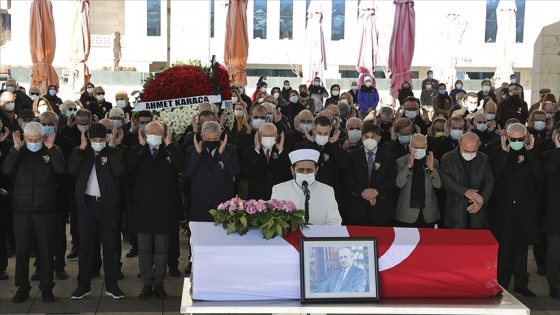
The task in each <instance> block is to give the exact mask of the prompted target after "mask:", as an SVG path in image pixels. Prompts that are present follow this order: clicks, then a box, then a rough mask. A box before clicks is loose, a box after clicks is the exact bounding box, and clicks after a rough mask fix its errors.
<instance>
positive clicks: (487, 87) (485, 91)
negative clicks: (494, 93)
mask: <svg viewBox="0 0 560 315" xmlns="http://www.w3.org/2000/svg"><path fill="white" fill-rule="evenodd" d="M482 92H484V93H488V92H490V86H488V85H483V86H482Z"/></svg>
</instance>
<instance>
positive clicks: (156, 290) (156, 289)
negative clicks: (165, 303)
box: [154, 282, 167, 300]
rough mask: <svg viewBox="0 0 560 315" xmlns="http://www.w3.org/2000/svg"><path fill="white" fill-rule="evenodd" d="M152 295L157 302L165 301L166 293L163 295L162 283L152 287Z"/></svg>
mask: <svg viewBox="0 0 560 315" xmlns="http://www.w3.org/2000/svg"><path fill="white" fill-rule="evenodd" d="M154 295H155V296H156V298H157V299H158V300H165V299H167V293H165V290H164V289H163V282H162V283H159V284H156V285H155V286H154Z"/></svg>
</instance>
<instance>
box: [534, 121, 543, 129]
mask: <svg viewBox="0 0 560 315" xmlns="http://www.w3.org/2000/svg"><path fill="white" fill-rule="evenodd" d="M545 126H546V123H545V122H544V121H535V123H534V124H533V129H535V130H536V131H541V130H544V127H545Z"/></svg>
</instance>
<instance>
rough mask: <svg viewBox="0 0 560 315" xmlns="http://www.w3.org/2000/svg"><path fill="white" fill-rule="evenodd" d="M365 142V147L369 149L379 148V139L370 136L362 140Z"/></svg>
mask: <svg viewBox="0 0 560 315" xmlns="http://www.w3.org/2000/svg"><path fill="white" fill-rule="evenodd" d="M362 143H363V144H364V148H365V149H366V150H368V151H373V150H375V148H377V141H376V140H374V139H371V138H368V139H366V140H364V141H363V142H362Z"/></svg>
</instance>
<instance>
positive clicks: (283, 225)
mask: <svg viewBox="0 0 560 315" xmlns="http://www.w3.org/2000/svg"><path fill="white" fill-rule="evenodd" d="M277 221H278V225H279V226H280V227H281V228H283V229H285V228H287V227H289V226H290V225H289V224H288V223H287V222H286V221H284V219H282V218H278V219H277Z"/></svg>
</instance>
